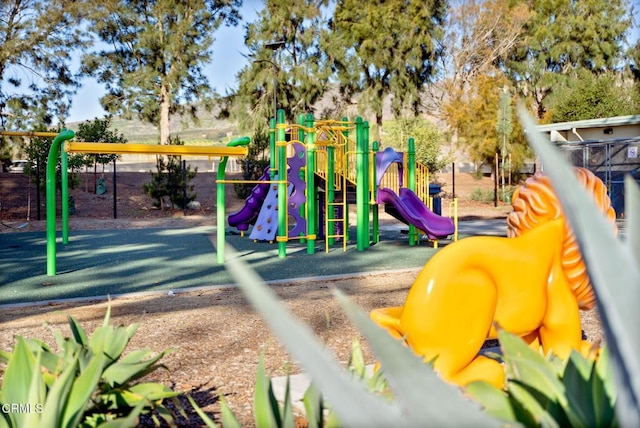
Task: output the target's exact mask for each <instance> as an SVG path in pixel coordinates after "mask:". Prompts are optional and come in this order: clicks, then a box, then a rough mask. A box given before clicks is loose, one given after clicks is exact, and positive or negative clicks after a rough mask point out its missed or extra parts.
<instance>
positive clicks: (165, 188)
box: [142, 137, 198, 208]
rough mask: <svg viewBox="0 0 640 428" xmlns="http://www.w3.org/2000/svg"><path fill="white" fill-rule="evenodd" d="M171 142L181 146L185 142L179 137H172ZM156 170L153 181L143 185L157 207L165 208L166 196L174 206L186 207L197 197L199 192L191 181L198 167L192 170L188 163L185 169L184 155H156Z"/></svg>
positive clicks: (152, 177) (152, 174)
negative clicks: (195, 191)
mask: <svg viewBox="0 0 640 428" xmlns="http://www.w3.org/2000/svg"><path fill="white" fill-rule="evenodd" d="M169 144H173V145H178V146H180V145H183V144H184V143H183V142H182V141H181V140H180V138H179V137H175V138H174V137H172V138H170V143H169ZM156 170H157V172H155V173H154V172H152V173H151V182H150V183H145V184H143V185H142V188H143V190H144V192H145V193H146V194H147V195H149V196H150V197H151V198H153V199H154V203H153V205H154V206H155V207H157V208H164V207H165V198H168V199H169V202H170V203H171V207H172V208H174V207H178V208H186V206H187V205H188V204H189V202H191V201H193V200H194V199H195V198H196V196H197V194H196V193H194V192H193V185H192V184H189V182H190V181H191V180H193V178H194V177H195V176H196V174H197V172H198V168H195V169H194V170H193V171H192V170H191V167H190V166H188V165H187V168H186V171H183V170H182V156H166V157H165V156H161V155H159V156H156ZM185 175H186V182H185V179H184V178H185V177H184V176H185ZM185 188H186V198H185V192H184V190H185Z"/></svg>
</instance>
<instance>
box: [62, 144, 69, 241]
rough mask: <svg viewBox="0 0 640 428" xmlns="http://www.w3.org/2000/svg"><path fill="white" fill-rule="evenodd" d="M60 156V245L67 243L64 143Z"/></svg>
mask: <svg viewBox="0 0 640 428" xmlns="http://www.w3.org/2000/svg"><path fill="white" fill-rule="evenodd" d="M61 151H62V153H61V154H60V174H61V177H62V178H61V181H60V195H61V198H60V199H61V201H60V203H61V204H62V207H61V208H62V211H61V214H62V243H63V244H64V245H67V244H68V243H69V155H68V154H67V152H65V151H64V142H62V146H61Z"/></svg>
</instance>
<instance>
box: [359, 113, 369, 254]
mask: <svg viewBox="0 0 640 428" xmlns="http://www.w3.org/2000/svg"><path fill="white" fill-rule="evenodd" d="M363 137H364V123H363V121H362V118H361V117H357V118H356V213H357V223H356V248H357V250H358V251H364V250H365V249H366V248H367V247H366V240H367V235H368V230H367V229H369V225H368V224H367V220H368V218H366V217H365V213H366V211H365V208H364V207H365V205H366V204H368V203H369V201H367V197H366V193H367V189H366V187H365V186H366V176H367V175H368V170H367V169H366V163H365V157H366V155H365V154H366V150H365V148H364V146H365V144H366V142H365V141H364V138H363Z"/></svg>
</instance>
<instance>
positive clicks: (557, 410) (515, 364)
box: [467, 330, 617, 427]
mask: <svg viewBox="0 0 640 428" xmlns="http://www.w3.org/2000/svg"><path fill="white" fill-rule="evenodd" d="M498 336H499V339H500V346H501V349H502V354H501V359H502V360H503V362H504V365H505V369H506V373H507V385H506V391H502V390H500V389H498V388H496V387H494V386H493V385H490V384H488V383H486V382H474V383H472V384H470V385H469V386H468V387H467V393H469V394H470V395H471V396H472V397H473V398H474V399H476V400H477V401H478V402H480V403H481V404H482V405H483V406H484V408H485V409H486V411H487V412H488V413H490V414H492V415H494V416H496V417H498V418H500V419H503V420H505V421H509V422H520V423H522V424H523V425H526V426H535V425H543V426H558V427H561V426H597V427H606V426H617V420H616V417H615V407H614V405H615V398H616V393H615V386H614V385H613V373H612V372H611V366H610V364H609V353H608V351H607V349H606V347H605V348H603V349H602V350H601V351H600V354H599V356H598V358H596V357H595V356H590V357H588V358H587V357H583V356H582V355H581V354H580V353H578V352H577V351H573V352H572V353H571V355H570V357H569V358H568V359H567V360H566V361H562V360H560V359H559V358H557V357H556V356H554V355H552V354H550V355H548V356H547V357H544V356H543V355H542V354H540V353H539V352H537V351H535V350H533V349H531V348H530V347H529V346H527V345H526V343H525V342H524V341H523V340H522V339H521V338H520V337H518V336H515V335H512V334H510V333H508V332H506V331H504V330H502V331H500V332H499V333H498Z"/></svg>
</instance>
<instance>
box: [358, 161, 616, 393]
mask: <svg viewBox="0 0 640 428" xmlns="http://www.w3.org/2000/svg"><path fill="white" fill-rule="evenodd" d="M576 172H577V175H578V178H579V179H580V182H581V183H582V184H583V185H584V186H585V187H586V188H587V189H588V190H589V191H590V193H592V194H593V195H594V197H595V200H596V203H597V205H598V207H599V208H600V210H601V211H602V212H603V213H604V214H605V215H606V216H607V217H608V219H609V220H610V221H611V223H612V228H614V229H615V217H616V215H615V211H614V210H613V208H612V207H611V202H610V200H609V197H608V196H607V191H606V187H605V185H604V184H603V182H602V181H601V180H600V179H599V178H597V177H596V176H595V175H594V174H593V173H591V172H589V171H588V170H586V169H583V168H576ZM512 205H513V207H514V211H513V212H512V213H511V214H509V216H508V218H507V224H508V227H509V236H510V237H509V238H500V237H488V236H478V237H471V238H467V239H463V240H461V241H459V242H456V243H453V244H451V245H449V246H447V247H446V248H444V249H443V250H441V251H439V252H438V253H436V254H435V255H434V256H433V257H432V258H431V259H430V260H429V261H428V262H427V264H426V265H425V266H424V268H423V270H422V271H421V272H420V274H419V275H418V277H417V278H416V280H415V282H414V283H413V285H412V287H411V289H410V290H409V293H408V295H407V298H406V300H405V303H404V305H403V306H400V307H388V308H380V309H375V310H373V311H372V312H371V314H370V316H371V318H372V319H373V320H374V321H375V322H376V323H377V324H379V325H380V326H382V327H384V328H385V329H386V330H387V331H388V332H389V333H390V334H391V335H392V336H393V337H395V338H397V339H402V340H404V341H405V343H406V344H407V345H408V346H409V347H410V348H411V349H413V351H414V352H415V353H416V354H418V355H420V356H421V357H422V358H424V360H425V361H433V360H435V361H434V368H435V370H436V371H438V372H439V373H440V375H441V376H442V378H443V379H445V380H447V381H449V382H452V383H455V384H459V385H466V384H468V383H470V382H473V381H476V380H485V381H488V382H490V383H492V384H493V385H495V386H497V387H503V385H504V370H503V368H502V366H501V364H500V363H499V362H497V361H495V360H493V359H490V358H488V357H485V356H482V355H479V352H480V350H481V348H482V346H483V344H484V342H485V340H487V339H496V338H497V330H498V328H501V329H504V330H506V331H508V332H510V333H513V334H516V335H518V336H520V337H522V338H523V339H524V340H525V341H526V342H527V343H528V344H529V345H530V346H531V347H533V348H534V349H538V348H541V349H542V351H543V352H544V353H545V354H547V353H548V352H553V353H554V354H556V355H558V356H559V357H560V358H567V357H568V356H569V353H570V352H571V350H572V349H576V350H578V351H580V352H582V353H583V354H586V353H588V352H590V349H591V344H590V343H588V342H586V341H582V335H581V324H580V314H579V309H583V310H588V309H591V308H593V306H594V304H595V296H594V293H593V290H592V288H591V283H590V281H589V277H588V275H587V272H586V266H585V265H584V261H583V260H582V256H581V254H580V250H579V248H578V246H577V243H576V240H575V237H574V236H573V233H572V232H571V230H570V228H569V226H568V224H567V223H566V220H565V218H564V215H563V213H562V209H561V207H560V204H559V201H558V199H557V197H556V195H555V193H554V192H553V189H552V187H551V183H550V180H549V179H548V178H547V177H545V176H543V175H542V174H540V173H538V174H536V175H534V176H533V177H531V178H529V179H527V181H526V182H525V184H524V185H523V186H521V187H520V188H518V190H516V193H515V194H514V197H513V202H512ZM436 357H437V358H436Z"/></svg>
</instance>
